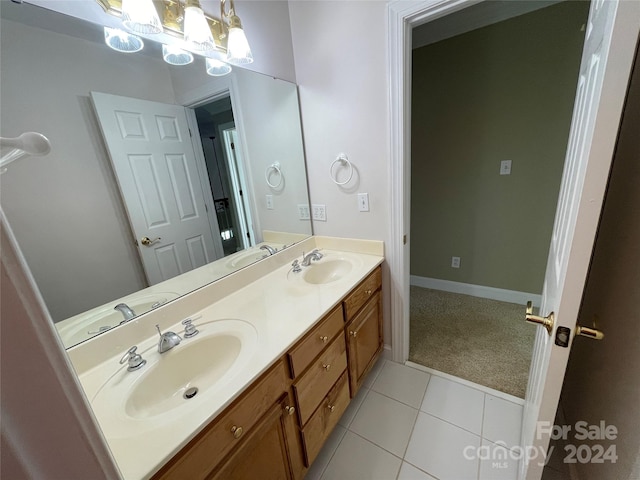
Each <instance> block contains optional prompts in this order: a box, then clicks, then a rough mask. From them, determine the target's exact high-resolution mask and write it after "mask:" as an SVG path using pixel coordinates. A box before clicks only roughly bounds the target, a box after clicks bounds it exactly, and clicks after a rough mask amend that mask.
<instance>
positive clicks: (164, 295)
mask: <svg viewBox="0 0 640 480" xmlns="http://www.w3.org/2000/svg"><path fill="white" fill-rule="evenodd" d="M178 296H179V295H178V294H177V293H174V292H161V293H157V294H154V295H144V296H141V297H138V298H136V299H135V300H134V301H128V302H127V305H129V307H131V308H132V309H133V311H134V312H136V314H137V315H141V314H143V313H145V312H148V311H150V310H153V308H155V307H157V306H159V305H164V304H165V303H167V302H168V301H169V300H173V299H175V298H178ZM112 303H113V306H111V305H107V306H105V307H104V308H103V309H102V310H101V311H98V312H96V313H93V314H87V315H86V317H85V318H80V317H77V318H75V319H74V320H73V322H72V323H70V324H69V325H68V326H67V327H64V328H59V329H58V333H59V334H60V338H61V339H62V342H63V343H64V345H65V346H66V347H70V346H73V345H76V344H78V343H80V342H83V341H85V340H88V339H89V338H92V337H94V336H95V335H97V334H99V333H102V332H105V331H107V330H110V329H112V328H113V327H116V326H118V325H120V323H121V322H122V321H123V320H124V317H123V316H122V313H120V312H118V311H116V310H114V309H113V307H115V305H116V304H117V303H119V302H117V301H114V302H112ZM158 304H159V305H158Z"/></svg>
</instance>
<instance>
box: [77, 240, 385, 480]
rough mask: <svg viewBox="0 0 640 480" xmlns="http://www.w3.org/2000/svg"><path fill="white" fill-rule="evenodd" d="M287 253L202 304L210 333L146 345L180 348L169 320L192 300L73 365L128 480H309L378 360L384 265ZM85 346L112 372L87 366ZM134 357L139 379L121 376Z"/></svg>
mask: <svg viewBox="0 0 640 480" xmlns="http://www.w3.org/2000/svg"><path fill="white" fill-rule="evenodd" d="M314 248H319V249H320V252H321V253H322V254H323V257H322V258H321V259H320V260H317V261H312V262H311V263H310V265H309V266H306V267H302V270H301V271H300V272H295V271H294V269H293V268H292V267H291V263H292V261H293V260H295V259H299V258H301V255H302V253H303V252H310V251H311V250H312V249H314ZM288 250H289V251H287V250H285V251H283V252H280V253H278V254H277V255H274V256H272V257H270V258H268V259H265V260H264V261H261V262H259V263H258V264H256V265H254V266H251V267H248V268H246V269H244V270H242V271H240V272H238V273H237V274H234V275H236V276H237V277H234V276H231V277H230V278H229V279H228V280H227V282H232V284H230V285H227V286H226V287H225V285H223V284H222V285H221V284H219V285H218V288H217V289H216V290H218V293H216V294H214V293H213V292H214V290H213V289H212V290H210V291H209V292H203V291H202V290H206V289H207V288H209V287H205V288H203V289H201V290H200V291H198V292H194V294H193V295H194V296H193V298H192V299H191V305H193V307H194V309H192V310H191V312H194V311H195V312H197V313H195V314H193V313H191V314H189V316H190V317H191V318H192V319H193V324H195V325H196V327H197V328H198V329H199V330H200V332H201V333H199V334H198V335H196V336H194V337H192V338H183V340H182V342H181V344H179V345H177V346H176V347H175V348H173V349H172V350H170V351H169V352H167V353H164V354H162V355H160V354H159V353H157V349H156V346H157V340H158V337H157V333H156V335H155V337H153V336H151V337H149V334H148V332H149V331H150V327H151V326H152V325H153V324H154V323H159V324H160V328H161V329H162V330H163V331H165V330H168V329H171V330H172V331H175V332H176V333H178V334H180V335H182V336H183V331H182V330H180V328H181V327H179V326H180V325H181V324H180V320H182V318H179V317H180V314H178V315H179V316H178V318H175V317H174V318H173V320H172V321H171V323H164V324H163V320H165V317H166V318H169V317H172V316H173V313H170V307H171V306H172V305H173V304H178V303H180V302H187V303H189V298H186V299H183V300H181V301H177V302H173V303H172V304H169V305H167V306H165V307H163V308H162V309H159V310H158V311H157V312H151V313H149V314H148V317H149V318H146V317H147V316H142V317H140V319H137V320H135V321H134V322H131V323H132V325H131V326H129V325H124V326H123V327H121V328H119V329H117V330H116V331H114V332H110V333H108V334H107V335H104V336H103V337H104V338H102V339H101V336H98V337H96V338H95V339H92V340H90V341H89V342H85V343H84V344H81V345H80V346H78V347H76V348H75V349H71V350H70V351H69V352H70V357H71V359H72V361H73V360H74V359H75V362H74V365H77V367H76V368H77V370H78V373H79V378H80V381H81V383H82V385H83V387H84V388H85V392H86V394H87V397H88V398H89V401H90V403H91V405H92V407H93V410H94V413H95V415H96V418H97V420H98V422H99V424H100V426H101V428H102V430H103V433H104V435H105V438H106V440H107V443H108V445H109V447H110V448H111V451H112V453H113V456H114V458H115V460H116V463H117V464H118V466H119V468H120V470H121V472H122V475H123V477H124V478H125V479H129V478H131V479H138V478H154V479H184V478H189V479H198V478H219V479H229V478H265V475H266V478H283V479H285V478H286V479H299V478H302V477H303V476H304V474H305V472H306V470H307V469H308V467H309V466H310V465H311V463H312V462H313V461H314V460H315V458H316V457H317V455H318V453H319V451H320V449H321V448H322V446H323V444H324V442H325V441H326V439H327V437H328V436H329V434H330V433H331V431H332V430H333V429H334V427H335V426H336V424H337V423H338V420H339V419H340V417H341V415H342V414H343V413H344V411H345V410H346V408H347V407H348V405H349V403H350V401H351V399H352V398H353V397H354V396H355V394H356V393H357V391H358V390H359V388H360V387H361V385H362V382H363V379H364V378H365V376H366V374H367V372H368V371H369V370H370V369H371V367H372V366H373V365H374V363H375V361H376V360H377V358H378V357H379V355H380V353H381V352H382V348H383V335H382V308H381V307H382V303H381V285H382V274H381V267H380V264H381V263H382V261H383V251H382V242H362V241H354V240H340V239H329V238H323V237H313V238H311V239H308V240H305V241H304V242H301V243H300V244H297V245H295V246H293V247H291V248H290V249H288ZM219 283H220V282H219ZM220 287H223V288H220ZM225 289H226V290H227V291H224V290H225ZM216 295H217V296H216ZM207 298H208V301H209V304H208V305H207V306H206V307H204V308H202V309H198V308H197V307H198V306H199V305H200V304H202V303H204V302H206V301H207ZM175 308H177V307H175ZM181 308H184V305H183V306H182V307H181ZM163 311H164V315H163V316H161V315H160V314H161V313H162V312H163ZM127 329H128V330H129V332H128V333H127V332H125V330H127ZM143 332H146V333H143ZM141 335H146V336H147V337H149V338H144V337H141ZM225 335H226V336H225ZM183 337H184V336H183ZM129 339H131V340H130V341H129ZM220 339H222V340H220ZM101 340H102V342H101ZM218 340H220V341H218ZM216 342H218V343H216ZM90 343H93V344H94V345H93V346H94V347H95V348H94V351H97V352H101V355H104V356H106V357H107V358H108V359H107V360H106V361H103V362H99V363H97V362H95V361H89V354H88V352H89V350H88V348H89V345H88V344H90ZM129 343H132V344H133V343H136V344H137V345H138V347H139V348H138V351H139V352H141V353H142V356H143V357H144V358H145V359H147V360H148V364H147V365H145V366H144V367H142V368H141V369H140V371H131V372H129V371H127V370H126V367H122V366H120V365H119V364H118V358H119V357H121V356H122V352H123V351H126V349H127V348H128V347H129V346H130V345H129ZM236 344H237V345H238V347H237V351H235V350H233V349H234V348H236V347H234V346H233V345H236ZM83 349H84V351H81V350H83ZM232 350H233V351H232ZM116 351H117V352H118V354H117V355H114V354H115V353H116ZM227 351H228V352H231V353H228V354H227V353H225V352H227ZM216 352H217V353H216ZM216 355H218V356H217V357H216ZM229 359H231V360H229ZM202 362H204V364H203V363H202ZM220 365H224V367H221V366H220ZM220 369H222V370H220ZM145 370H146V371H145ZM216 370H220V372H221V373H216V374H215V376H212V375H213V374H212V373H211V372H212V371H213V372H215V371H216ZM157 372H163V374H162V375H166V377H163V376H158V374H157ZM154 376H155V377H158V378H157V379H153V377H154ZM174 377H175V378H174ZM190 387H198V388H199V392H198V393H197V394H196V395H195V396H194V397H193V398H187V395H186V393H185V391H186V390H187V389H188V388H190Z"/></svg>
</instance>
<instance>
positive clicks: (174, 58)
mask: <svg viewBox="0 0 640 480" xmlns="http://www.w3.org/2000/svg"><path fill="white" fill-rule="evenodd" d="M162 58H163V59H164V61H165V62H167V63H168V64H170V65H189V64H190V63H191V62H193V55H192V54H191V53H190V52H187V51H185V50H182V49H181V48H178V47H176V46H175V45H165V44H163V45H162Z"/></svg>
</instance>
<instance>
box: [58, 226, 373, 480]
mask: <svg viewBox="0 0 640 480" xmlns="http://www.w3.org/2000/svg"><path fill="white" fill-rule="evenodd" d="M312 240H313V241H312V242H309V241H306V242H301V243H302V244H301V245H300V246H299V247H298V249H304V250H303V251H307V252H308V251H309V247H310V246H314V247H315V246H318V247H319V248H320V249H321V250H320V251H321V252H322V253H323V254H324V258H323V259H322V260H320V263H321V262H326V261H328V260H331V259H335V258H339V257H345V256H346V257H348V258H349V259H350V260H351V261H352V263H353V264H354V267H353V268H352V270H351V271H350V272H349V273H347V274H346V275H345V276H344V277H342V278H340V279H338V280H336V281H333V282H331V283H327V284H321V285H310V284H307V283H305V282H302V281H299V277H296V276H292V274H291V272H290V271H291V266H290V263H291V259H292V258H297V257H298V255H299V252H298V251H297V249H295V248H293V247H292V248H291V251H290V252H286V251H284V252H282V253H280V254H278V255H282V257H281V258H280V259H279V262H280V263H284V264H283V265H281V266H277V267H276V268H271V271H269V272H267V273H265V269H266V266H265V265H263V266H262V267H260V264H257V265H256V267H257V268H255V271H256V273H255V275H256V277H255V279H254V280H253V281H252V282H250V283H248V284H247V283H246V282H245V283H244V286H241V287H240V288H236V289H235V291H233V293H230V294H227V295H224V296H222V298H218V299H216V300H214V303H211V304H210V305H208V306H206V307H205V308H202V309H200V310H195V311H191V313H190V314H189V316H191V317H192V318H194V324H195V325H196V326H202V327H201V328H202V329H205V330H206V328H212V326H215V325H216V323H215V322H216V321H218V320H223V319H237V320H241V321H242V322H247V323H248V324H250V325H251V328H252V329H255V339H254V340H255V341H253V340H252V341H251V342H248V345H249V347H248V348H249V350H250V351H249V352H248V353H247V354H246V355H245V356H244V357H243V358H242V360H241V361H239V363H241V365H240V368H238V369H237V371H236V372H235V373H234V374H233V375H231V376H230V378H226V379H225V381H224V382H221V383H220V384H216V386H215V388H216V392H215V395H208V394H207V395H199V396H196V397H194V398H193V399H191V400H189V401H188V402H189V403H188V404H187V403H185V404H184V406H181V407H180V408H179V409H175V410H172V411H171V412H170V413H168V414H162V415H159V416H155V417H148V418H132V417H131V416H128V415H127V414H126V413H125V411H124V408H120V406H119V405H112V404H105V402H103V401H102V402H101V401H95V399H96V394H97V393H98V392H99V390H100V388H101V386H102V385H103V384H104V383H105V382H106V380H107V379H109V378H115V379H116V381H119V379H120V378H122V379H123V380H126V381H133V380H131V379H132V378H134V377H129V376H131V375H139V374H140V375H143V374H144V373H143V370H144V367H143V369H141V370H139V371H135V372H127V371H126V366H122V365H120V364H119V363H118V361H119V360H120V358H121V357H122V354H123V352H124V351H126V349H127V348H128V347H129V346H131V345H132V344H136V345H137V346H138V351H139V352H143V357H145V358H148V359H150V360H152V359H154V358H153V357H152V356H153V355H155V356H159V355H160V354H159V353H158V352H157V349H156V347H157V341H158V336H157V333H156V332H155V327H153V325H154V324H155V323H161V328H162V330H163V331H166V330H167V329H170V330H173V331H175V332H176V333H178V334H180V335H181V336H182V333H183V331H184V328H183V326H182V325H181V324H180V321H181V320H182V319H183V318H184V317H182V318H181V317H174V318H175V322H174V323H173V324H171V323H169V322H168V321H167V316H166V315H164V316H163V315H160V313H161V312H150V314H149V315H147V316H146V318H145V316H143V317H141V319H140V320H138V321H137V322H135V323H136V324H137V325H135V326H132V327H131V328H130V337H131V341H130V342H127V340H126V338H127V337H126V335H127V333H126V332H125V327H127V326H128V325H124V326H123V327H121V328H119V329H117V331H119V333H117V335H112V337H113V338H112V339H110V338H108V337H109V336H110V333H107V334H104V335H100V336H98V337H96V338H94V339H92V340H90V341H89V342H86V343H85V344H83V345H84V349H83V351H82V352H78V353H74V352H72V351H70V358H71V359H72V361H74V358H75V360H76V362H75V363H74V364H77V366H76V369H77V370H78V373H79V379H80V382H81V384H82V386H83V388H84V390H85V393H86V395H87V398H88V399H89V401H90V402H91V403H92V406H93V408H94V413H95V416H96V418H97V420H98V423H99V424H100V426H101V428H102V431H103V433H104V435H105V438H106V440H107V443H108V445H109V447H110V448H111V451H112V453H113V456H114V458H115V460H116V462H117V464H118V467H119V468H120V471H121V473H122V475H123V477H124V478H125V479H127V480H129V479H144V478H149V477H151V476H152V475H153V474H154V473H155V472H156V471H157V470H158V469H159V468H160V467H161V466H162V465H163V464H164V463H166V462H167V461H168V460H169V459H170V458H171V457H172V456H173V455H175V454H176V453H177V452H178V451H179V450H180V449H181V448H182V447H183V446H184V445H186V444H187V443H188V442H189V440H191V439H192V438H193V437H194V436H195V435H196V434H197V433H198V432H199V431H200V430H201V429H202V428H204V427H205V426H206V425H207V424H208V423H209V422H210V421H211V420H213V419H214V418H215V417H216V416H217V415H218V414H219V413H220V412H222V410H223V409H224V408H225V407H226V406H228V405H229V404H230V403H231V402H232V401H233V400H234V399H235V398H236V397H237V396H238V395H239V394H240V393H241V392H242V391H243V390H244V389H245V388H246V387H248V386H249V385H250V384H251V383H252V382H253V381H254V380H256V379H257V378H258V377H259V376H260V375H261V374H262V373H263V372H265V371H266V370H267V369H268V368H269V367H270V366H271V365H273V364H274V363H275V362H276V361H277V360H278V359H279V358H281V357H282V355H283V354H285V353H286V352H287V350H289V348H290V347H291V346H292V345H293V344H294V343H295V342H296V341H297V340H299V339H300V338H302V336H304V334H305V333H306V332H307V331H309V330H310V329H311V327H312V326H313V325H314V324H315V323H316V322H317V321H318V320H320V319H321V318H322V317H323V316H324V315H325V314H326V313H328V312H329V311H330V310H331V308H332V307H334V306H335V305H337V304H338V303H339V302H340V301H341V300H342V298H343V297H344V296H345V294H347V293H348V292H349V291H350V290H351V289H352V288H353V287H355V286H356V285H357V284H358V283H359V282H360V281H361V280H363V279H364V278H365V277H366V276H367V275H368V274H369V273H370V272H372V271H373V270H374V269H375V268H376V267H377V266H378V265H380V264H381V263H382V261H383V259H384V257H383V256H382V242H373V243H376V244H379V245H378V248H376V246H372V242H367V243H366V244H362V245H360V246H361V247H363V248H360V249H359V248H358V241H348V240H347V241H346V242H347V243H343V241H338V240H335V239H324V241H323V239H322V238H321V237H320V238H316V237H314V238H313V239H312ZM349 242H351V243H349ZM323 245H325V246H329V247H345V246H346V249H342V248H341V249H340V250H332V249H329V248H322V247H323ZM376 250H378V252H376V254H372V253H371V252H373V251H376ZM358 251H368V252H370V253H358ZM276 256H277V255H275V256H274V257H276ZM260 263H265V264H266V263H267V262H260ZM272 263H273V264H274V265H275V263H276V260H275V259H274V260H273V261H272ZM252 268H253V267H248V268H247V269H244V270H243V272H244V278H245V280H246V278H251V272H250V270H251V269H252ZM230 281H234V280H233V279H230ZM235 281H236V282H237V281H238V280H237V279H236V280H235ZM221 282H222V281H221ZM217 283H218V282H217ZM217 283H216V284H212V285H211V286H209V287H205V288H204V289H202V290H206V289H207V288H212V289H213V288H216V285H217ZM220 288H221V287H220ZM212 291H213V290H212ZM201 293H202V294H206V292H201ZM199 301H200V303H201V302H202V300H201V299H200V300H199ZM179 302H189V298H185V299H182V300H177V301H175V302H173V303H174V304H177V303H179ZM197 303H198V302H196V301H195V300H194V302H193V304H194V305H196V304H197ZM168 306H169V305H168ZM168 306H167V307H168ZM163 308H164V307H163ZM184 308H185V306H184V305H182V309H183V311H184ZM159 310H161V309H159ZM166 310H167V311H168V309H166ZM154 313H156V315H154ZM158 319H160V320H159V321H158ZM132 323H133V322H132ZM141 331H148V337H147V338H144V339H141V338H137V339H136V338H135V337H136V336H139V335H140V333H139V332H141ZM252 331H253V330H252ZM114 333H115V332H114ZM252 335H253V334H252ZM123 336H124V338H123ZM196 338H198V337H197V336H196V337H194V339H196ZM191 340H192V339H183V341H182V342H183V343H184V344H185V345H186V344H187V343H188V342H189V341H191ZM109 342H111V343H113V345H107V346H105V345H100V344H106V343H109ZM89 343H91V344H92V345H94V346H96V348H94V349H93V350H94V352H104V353H105V355H106V356H105V357H104V360H103V361H96V360H95V359H92V361H91V362H88V361H87V358H88V353H87V352H88V350H89V348H90V347H91V345H89V346H87V345H86V344H89ZM124 345H126V347H123V346H124ZM181 346H182V344H181V345H178V346H177V347H175V349H176V350H177V349H179V348H181ZM72 350H73V349H72ZM116 352H117V353H116ZM114 353H116V355H113V354H114ZM170 353H171V351H170V352H168V353H167V354H163V358H160V359H159V360H158V361H170V360H171V358H169V354H170ZM165 355H166V356H167V357H166V358H164V356H165ZM185 402H186V401H185Z"/></svg>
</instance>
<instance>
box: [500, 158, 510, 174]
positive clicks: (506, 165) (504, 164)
mask: <svg viewBox="0 0 640 480" xmlns="http://www.w3.org/2000/svg"><path fill="white" fill-rule="evenodd" d="M500 175H511V160H502V161H501V162H500Z"/></svg>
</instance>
